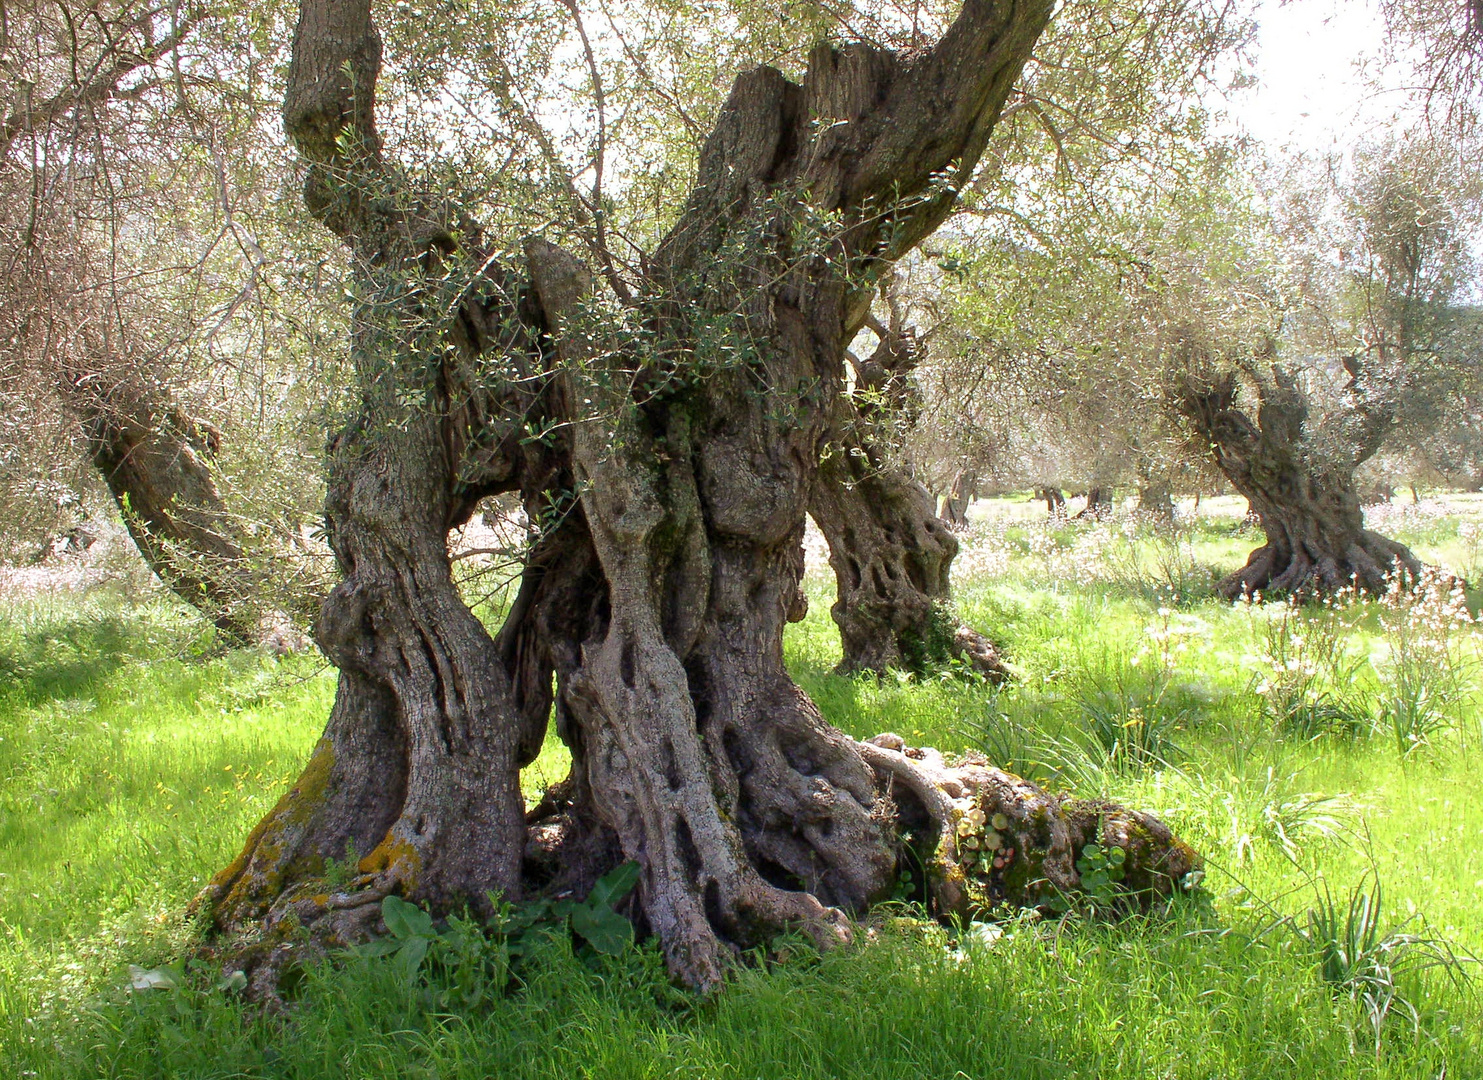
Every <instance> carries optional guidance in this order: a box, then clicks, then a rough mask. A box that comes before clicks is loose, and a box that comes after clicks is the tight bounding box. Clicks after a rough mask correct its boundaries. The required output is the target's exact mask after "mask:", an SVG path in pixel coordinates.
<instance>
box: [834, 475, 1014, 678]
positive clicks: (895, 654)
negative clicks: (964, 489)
mask: <svg viewBox="0 0 1483 1080" xmlns="http://www.w3.org/2000/svg"><path fill="white" fill-rule="evenodd" d="M932 503H933V500H932V496H931V494H930V493H929V492H928V491H927V489H926V488H924V487H923V486H922V485H921V484H919V483H918V482H917V481H915V480H913V479H912V478H911V477H910V476H907V475H906V474H905V472H904V471H903V470H901V469H899V468H894V467H891V466H882V465H879V464H877V463H875V462H873V461H872V460H871V459H870V458H869V457H868V456H867V455H866V454H865V452H864V450H863V449H861V450H859V452H858V453H856V454H838V453H836V454H831V455H830V456H829V457H828V458H826V460H825V461H824V462H823V463H822V464H821V465H820V466H819V470H818V474H817V476H816V477H815V481H814V489H813V494H812V497H811V498H810V500H809V515H810V516H811V517H812V518H813V519H814V522H815V523H816V524H817V525H818V526H819V531H820V532H822V533H823V534H824V538H825V540H827V541H828V543H829V565H830V567H831V568H832V569H833V570H834V578H835V582H836V587H837V599H836V600H835V602H834V606H833V607H832V608H831V609H830V614H831V615H832V616H833V617H834V622H835V624H836V625H837V626H838V627H839V636H840V643H841V645H842V647H843V652H844V656H843V659H842V660H841V661H840V665H839V671H840V673H841V674H850V673H852V672H856V671H873V672H876V673H878V674H879V673H884V672H885V671H886V670H887V669H888V668H899V669H901V670H904V671H916V672H922V671H927V670H930V669H931V668H932V667H934V666H940V665H941V664H943V663H944V662H946V661H948V660H951V659H954V658H962V659H964V660H966V661H968V662H969V663H970V664H972V665H973V666H974V667H975V668H976V669H977V670H979V671H980V672H982V673H983V674H985V675H988V676H989V677H990V678H992V679H994V680H996V681H997V680H1000V679H1002V678H1004V676H1005V668H1004V664H1003V661H1002V660H1001V659H1000V658H999V654H998V651H997V650H996V649H995V648H994V646H993V644H992V643H991V642H990V641H989V640H988V639H987V638H986V637H984V636H983V635H982V634H980V633H979V632H977V631H976V630H973V629H972V628H970V627H967V626H964V625H963V624H962V623H960V622H959V621H958V618H957V616H956V614H954V612H953V608H952V592H951V588H950V584H949V578H948V573H949V570H950V569H951V567H952V562H953V558H954V557H955V556H956V555H957V554H958V539H957V537H956V536H954V535H953V532H952V530H951V529H949V528H948V527H947V524H946V523H945V522H944V521H943V520H942V519H941V518H939V517H938V516H937V515H936V514H935V513H934V512H933V505H932Z"/></svg>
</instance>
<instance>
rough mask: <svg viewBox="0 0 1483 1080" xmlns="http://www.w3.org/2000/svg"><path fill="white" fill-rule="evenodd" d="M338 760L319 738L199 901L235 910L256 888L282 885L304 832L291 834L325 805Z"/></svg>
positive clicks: (271, 889) (268, 890)
mask: <svg viewBox="0 0 1483 1080" xmlns="http://www.w3.org/2000/svg"><path fill="white" fill-rule="evenodd" d="M334 766H335V748H334V745H333V744H332V743H331V742H330V741H329V740H328V739H320V740H319V744H318V745H317V746H315V748H314V753H313V754H312V755H311V756H310V758H309V763H308V764H307V765H306V766H304V771H303V773H301V774H300V776H299V779H298V782H297V783H296V784H294V786H293V787H292V788H291V789H289V790H288V791H287V792H285V793H284V795H283V797H282V798H281V799H279V800H278V802H277V803H276V804H275V805H274V807H273V809H272V810H269V811H268V813H267V814H266V815H264V817H263V819H262V820H261V821H259V822H258V823H257V825H256V826H254V828H253V830H252V832H251V833H249V834H248V836H247V842H246V843H245V844H243V845H242V851H241V852H240V853H239V854H238V855H237V857H236V858H235V859H233V860H232V861H231V863H230V864H229V865H228V866H227V867H226V869H224V870H222V871H221V872H220V873H218V874H217V875H216V876H215V877H213V878H212V879H211V882H210V884H208V885H207V886H206V888H205V889H204V890H202V892H201V895H200V896H199V897H197V900H196V903H197V905H198V906H210V907H218V906H219V908H220V909H224V910H226V911H233V910H235V909H237V908H238V907H240V906H241V905H243V904H244V903H246V902H248V901H249V900H250V899H251V898H252V897H253V896H254V895H255V894H257V895H261V894H263V893H269V894H271V893H273V892H276V891H278V890H279V889H280V888H281V885H282V882H283V871H284V867H285V866H286V864H287V862H288V861H289V860H291V859H292V857H293V854H294V851H293V850H292V849H294V848H297V846H298V845H297V841H298V839H299V837H298V836H297V835H292V834H294V833H296V832H299V831H301V830H302V829H303V828H304V827H305V826H307V825H308V824H309V822H310V821H311V819H312V818H313V816H314V814H315V812H316V811H317V810H318V809H319V808H320V807H321V806H323V805H324V799H325V795H326V793H327V792H328V790H329V784H330V774H331V773H332V772H333V770H334ZM249 868H250V869H251V871H252V872H251V873H249V872H248V871H249Z"/></svg>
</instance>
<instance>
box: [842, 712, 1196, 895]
mask: <svg viewBox="0 0 1483 1080" xmlns="http://www.w3.org/2000/svg"><path fill="white" fill-rule="evenodd" d="M860 752H861V756H863V757H864V758H865V760H866V761H867V762H868V763H869V764H870V765H871V767H872V768H874V769H875V770H876V772H877V774H878V775H879V776H880V777H881V779H882V782H883V783H884V784H885V785H887V786H888V788H890V790H891V793H892V795H893V798H894V799H895V801H896V803H897V807H898V812H899V815H900V823H899V827H900V829H901V831H902V832H903V834H910V833H913V831H914V829H915V830H916V831H917V833H918V834H919V835H922V839H921V840H920V841H918V842H917V843H916V844H915V845H911V846H913V849H914V850H916V851H917V853H918V857H919V858H920V859H921V861H922V864H923V868H924V870H925V876H926V881H927V888H928V899H929V901H930V905H931V909H932V911H933V913H934V914H936V915H937V916H939V917H941V918H958V919H970V918H974V917H982V916H984V915H987V914H988V913H990V912H992V911H993V910H995V909H996V908H1001V907H1005V906H1008V907H1018V908H1031V909H1037V910H1041V911H1044V912H1049V911H1052V910H1054V909H1055V908H1056V907H1057V906H1058V905H1060V904H1064V903H1065V902H1067V901H1069V900H1074V899H1075V898H1076V897H1078V896H1079V895H1080V894H1081V893H1082V892H1083V890H1082V888H1081V876H1080V874H1079V873H1078V872H1077V869H1076V862H1077V857H1078V856H1079V855H1080V854H1081V853H1082V851H1083V850H1084V849H1085V848H1086V847H1087V846H1088V845H1090V844H1093V843H1096V844H1100V845H1101V846H1102V847H1103V848H1104V849H1105V848H1111V847H1117V848H1121V849H1122V850H1123V852H1124V856H1123V859H1124V862H1123V864H1122V868H1123V880H1122V882H1121V888H1120V890H1119V894H1120V895H1119V900H1120V901H1121V903H1122V904H1123V906H1125V907H1133V906H1138V907H1147V906H1149V905H1150V904H1152V903H1153V902H1155V901H1156V900H1158V899H1161V898H1164V897H1168V896H1171V895H1174V894H1175V893H1179V892H1184V891H1187V890H1188V889H1190V888H1192V887H1193V886H1194V884H1196V883H1197V881H1198V872H1199V871H1200V870H1201V869H1202V867H1203V860H1202V859H1201V858H1200V856H1199V855H1198V854H1197V853H1196V852H1195V851H1194V850H1193V849H1192V848H1191V847H1190V846H1189V845H1188V844H1185V843H1184V842H1183V841H1181V840H1179V839H1178V838H1176V837H1175V836H1174V835H1173V833H1172V832H1170V830H1169V828H1168V826H1166V825H1165V824H1164V823H1163V822H1162V821H1160V820H1159V819H1158V818H1156V817H1154V816H1153V815H1151V814H1145V813H1142V812H1139V811H1136V810H1129V809H1127V808H1126V807H1123V806H1120V805H1118V804H1116V803H1112V802H1106V801H1102V800H1079V799H1066V800H1062V799H1059V798H1057V797H1056V796H1055V795H1052V794H1050V793H1049V792H1046V791H1044V790H1043V789H1041V788H1039V787H1037V786H1036V785H1035V784H1032V783H1030V782H1029V781H1027V780H1024V779H1022V778H1020V777H1018V776H1015V775H1014V774H1012V773H1008V772H1005V771H1004V770H1002V769H996V768H994V767H993V766H992V765H990V764H989V763H988V761H987V759H985V758H983V757H981V756H979V755H976V754H968V755H965V756H964V757H963V758H962V759H961V760H959V761H958V762H956V763H955V764H952V765H949V764H948V763H947V762H946V761H945V760H944V759H943V757H942V755H941V754H940V753H939V752H938V751H936V750H933V749H930V748H928V749H918V748H913V747H908V746H906V743H905V740H904V739H902V738H901V737H900V736H899V735H893V734H890V733H886V734H881V735H877V736H875V737H874V738H873V739H870V740H869V741H868V742H864V743H861V744H860Z"/></svg>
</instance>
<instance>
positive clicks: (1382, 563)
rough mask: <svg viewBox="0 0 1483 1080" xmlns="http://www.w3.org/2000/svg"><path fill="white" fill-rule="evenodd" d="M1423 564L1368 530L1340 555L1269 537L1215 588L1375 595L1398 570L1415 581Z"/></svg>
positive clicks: (1233, 596) (1230, 596)
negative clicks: (1355, 592)
mask: <svg viewBox="0 0 1483 1080" xmlns="http://www.w3.org/2000/svg"><path fill="white" fill-rule="evenodd" d="M1423 569H1424V567H1423V565H1422V563H1421V561H1420V560H1419V559H1417V558H1416V556H1415V555H1414V554H1412V552H1411V549H1410V548H1408V547H1406V546H1405V545H1404V544H1400V543H1397V542H1396V541H1394V540H1391V539H1390V538H1389V537H1386V536H1381V535H1380V534H1379V533H1377V532H1371V531H1370V530H1368V529H1364V530H1361V531H1360V533H1359V537H1358V539H1357V540H1356V541H1355V542H1354V543H1351V544H1350V545H1348V547H1347V548H1345V549H1344V551H1343V553H1342V555H1335V554H1333V553H1330V552H1327V551H1323V550H1310V548H1309V547H1308V546H1307V545H1305V544H1298V545H1295V546H1293V547H1291V548H1289V547H1288V545H1285V544H1276V543H1271V542H1268V543H1266V544H1263V545H1262V546H1261V547H1259V548H1257V549H1256V550H1255V551H1253V552H1252V553H1251V556H1250V558H1248V559H1247V561H1246V565H1245V566H1243V567H1241V569H1239V570H1237V571H1236V572H1235V573H1233V574H1231V575H1229V576H1228V577H1226V578H1225V579H1224V580H1223V581H1221V583H1220V584H1219V585H1218V586H1216V591H1217V592H1218V593H1219V594H1220V595H1221V596H1223V597H1225V598H1226V599H1227V600H1241V599H1250V598H1252V597H1254V596H1256V595H1258V594H1261V595H1265V596H1279V595H1281V596H1295V597H1300V598H1301V597H1304V596H1310V595H1319V596H1324V595H1332V594H1333V593H1337V592H1340V591H1341V590H1343V589H1357V590H1358V591H1360V592H1363V593H1368V594H1370V595H1372V596H1378V595H1380V594H1382V593H1384V592H1385V590H1386V589H1387V588H1389V587H1390V583H1391V582H1392V581H1393V580H1394V579H1395V576H1396V575H1397V574H1400V575H1402V576H1403V577H1404V578H1409V579H1412V580H1414V579H1415V578H1418V577H1419V576H1420V575H1421V573H1422V570H1423Z"/></svg>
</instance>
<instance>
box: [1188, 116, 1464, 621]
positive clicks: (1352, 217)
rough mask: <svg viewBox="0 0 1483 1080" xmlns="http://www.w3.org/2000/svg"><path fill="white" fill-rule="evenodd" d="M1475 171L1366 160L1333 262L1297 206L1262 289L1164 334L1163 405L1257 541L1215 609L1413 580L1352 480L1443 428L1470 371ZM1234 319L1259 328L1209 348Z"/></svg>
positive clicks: (1308, 204) (1425, 150)
mask: <svg viewBox="0 0 1483 1080" xmlns="http://www.w3.org/2000/svg"><path fill="white" fill-rule="evenodd" d="M1470 156H1471V155H1469V154H1468V152H1467V151H1466V150H1465V149H1463V148H1460V147H1457V146H1454V145H1451V144H1450V143H1449V144H1437V143H1433V142H1430V141H1429V140H1424V139H1423V140H1411V141H1407V142H1403V143H1399V144H1386V145H1385V146H1381V147H1372V148H1369V149H1368V150H1362V151H1361V152H1360V153H1359V154H1357V155H1356V158H1357V163H1356V175H1355V176H1354V177H1353V178H1352V179H1351V180H1350V181H1348V182H1347V183H1346V185H1345V186H1344V187H1343V188H1342V189H1341V190H1340V191H1339V193H1338V194H1339V195H1340V197H1341V198H1342V199H1343V207H1344V214H1343V219H1342V220H1341V221H1340V222H1338V223H1337V224H1336V226H1335V231H1337V233H1338V237H1339V243H1337V244H1335V245H1334V246H1336V247H1338V248H1339V249H1340V250H1341V252H1342V253H1343V255H1344V260H1345V261H1344V262H1343V264H1342V265H1339V266H1332V265H1327V264H1326V263H1325V262H1324V260H1323V259H1322V258H1316V257H1315V256H1314V255H1313V253H1312V251H1311V243H1310V242H1309V241H1307V240H1306V238H1307V237H1310V236H1315V235H1316V236H1324V235H1325V231H1324V229H1323V222H1322V221H1321V220H1319V219H1318V218H1317V215H1316V211H1315V210H1314V207H1315V205H1321V203H1322V200H1321V199H1319V198H1315V197H1314V196H1313V195H1312V194H1311V193H1300V196H1299V197H1297V198H1295V199H1293V200H1290V205H1288V206H1286V207H1279V210H1278V213H1276V214H1275V215H1273V219H1274V220H1275V221H1276V223H1277V225H1278V227H1277V228H1274V229H1272V230H1271V232H1269V233H1268V235H1270V236H1272V237H1273V239H1274V240H1275V241H1276V243H1277V244H1281V243H1283V242H1284V240H1285V241H1286V246H1287V249H1288V252H1289V255H1288V258H1287V260H1286V261H1287V267H1286V268H1281V267H1276V266H1272V267H1269V269H1268V275H1267V276H1268V282H1267V284H1265V285H1262V286H1253V285H1251V284H1250V283H1248V284H1245V285H1241V284H1239V283H1237V282H1236V281H1235V280H1233V279H1230V278H1228V279H1227V280H1226V282H1225V283H1224V284H1225V286H1226V288H1225V289H1224V290H1223V291H1222V290H1221V289H1219V288H1217V289H1216V290H1215V292H1217V293H1219V294H1220V295H1219V296H1218V297H1217V296H1215V295H1210V296H1209V297H1208V301H1209V302H1210V303H1213V304H1214V308H1211V307H1210V306H1208V304H1207V307H1206V310H1207V312H1209V314H1208V316H1207V319H1206V320H1205V321H1206V322H1207V323H1208V324H1209V325H1208V326H1207V327H1205V328H1201V329H1195V328H1194V327H1192V326H1191V325H1190V324H1189V323H1188V322H1184V323H1178V322H1176V321H1174V320H1171V326H1173V327H1174V332H1173V334H1172V335H1171V337H1170V340H1169V343H1168V344H1169V346H1170V356H1171V358H1173V359H1174V360H1175V368H1176V369H1177V371H1178V373H1179V374H1178V377H1177V378H1175V379H1173V380H1172V381H1171V385H1172V386H1173V401H1174V403H1175V405H1176V407H1177V409H1178V410H1179V411H1180V412H1181V413H1182V414H1183V416H1184V417H1185V419H1186V420H1187V422H1188V423H1189V426H1190V429H1191V432H1192V434H1193V435H1194V437H1195V439H1196V440H1197V442H1199V443H1200V444H1202V445H1204V446H1207V447H1208V448H1209V451H1210V453H1211V455H1212V458H1213V460H1214V461H1215V463H1216V465H1217V466H1218V467H1219V469H1220V471H1221V472H1222V473H1223V474H1224V475H1225V476H1226V478H1227V479H1228V480H1230V482H1231V484H1232V485H1233V486H1234V487H1235V488H1236V490H1237V491H1238V492H1240V493H1241V494H1242V495H1244V496H1246V498H1247V500H1248V502H1249V503H1250V505H1251V510H1252V512H1253V513H1254V514H1255V515H1256V516H1257V518H1258V520H1259V521H1260V522H1261V525H1262V529H1263V531H1264V532H1265V533H1266V538H1267V540H1266V543H1265V544H1264V545H1263V546H1262V547H1260V548H1258V549H1257V550H1256V551H1254V552H1253V553H1252V554H1251V557H1250V558H1249V559H1248V561H1247V563H1246V565H1245V566H1244V567H1242V568H1241V569H1240V570H1238V571H1237V572H1236V573H1234V574H1232V575H1231V576H1230V577H1228V578H1227V579H1226V580H1225V581H1224V582H1222V583H1221V586H1220V588H1221V591H1222V592H1223V593H1224V594H1225V595H1227V596H1230V597H1236V596H1241V595H1250V594H1251V593H1254V592H1258V591H1261V592H1291V591H1303V590H1309V591H1333V590H1337V589H1341V588H1345V587H1351V586H1352V587H1357V588H1360V589H1362V590H1365V591H1370V592H1379V591H1383V590H1384V589H1385V588H1386V587H1387V585H1388V581H1389V579H1390V577H1391V576H1392V575H1394V574H1396V573H1407V574H1415V573H1417V572H1418V571H1419V570H1420V569H1421V566H1420V563H1419V562H1418V560H1417V559H1416V557H1415V556H1414V555H1413V554H1412V553H1411V552H1410V551H1409V550H1408V549H1407V548H1406V547H1405V546H1404V545H1402V544H1399V543H1396V542H1395V541H1393V540H1391V539H1389V538H1387V537H1384V536H1381V535H1379V534H1378V533H1375V532H1373V531H1371V530H1369V529H1366V528H1365V527H1364V517H1363V513H1362V511H1361V508H1360V499H1359V491H1358V485H1357V483H1356V471H1357V470H1358V469H1359V468H1360V467H1361V466H1362V465H1363V464H1364V463H1365V462H1367V461H1369V460H1370V459H1371V458H1372V457H1374V455H1375V454H1376V453H1377V452H1379V450H1380V449H1381V447H1382V446H1384V445H1386V444H1387V443H1390V444H1398V443H1403V442H1405V441H1412V442H1418V441H1420V434H1421V433H1422V432H1425V431H1426V430H1428V429H1430V428H1431V427H1434V426H1435V425H1437V424H1439V423H1442V422H1443V417H1444V414H1445V412H1446V408H1445V405H1446V401H1445V399H1446V398H1447V396H1448V394H1449V391H1450V389H1451V388H1453V387H1454V386H1455V385H1456V384H1457V383H1458V382H1459V380H1458V377H1457V376H1458V374H1459V367H1464V368H1465V367H1466V366H1468V364H1469V362H1470V350H1469V349H1468V341H1469V340H1470V335H1469V333H1468V330H1469V324H1470V322H1471V319H1470V317H1469V313H1468V312H1467V311H1466V310H1465V309H1464V308H1462V307H1459V306H1458V304H1457V298H1458V296H1459V293H1460V291H1462V290H1463V289H1464V288H1465V286H1466V283H1467V281H1468V278H1469V274H1470V273H1471V265H1472V256H1471V254H1470V252H1469V250H1468V245H1467V242H1466V239H1465V238H1466V236H1467V234H1468V231H1469V227H1468V223H1469V222H1470V221H1475V220H1476V215H1477V209H1476V207H1477V205H1478V202H1477V184H1476V181H1474V180H1471V179H1470V175H1471V174H1472V173H1473V170H1472V169H1471V168H1470V165H1469V161H1468V158H1469V157H1470ZM1284 226H1285V232H1286V235H1285V236H1284ZM1294 232H1297V233H1298V234H1299V236H1300V239H1298V240H1296V241H1295V240H1294V239H1293V233H1294ZM1328 235H1329V236H1332V235H1333V234H1332V233H1329V234H1328ZM1305 249H1307V250H1305ZM1249 258H1250V261H1251V262H1252V263H1258V262H1259V260H1257V259H1256V258H1255V257H1254V256H1249ZM1211 278H1212V275H1207V276H1206V281H1207V282H1209V281H1210V280H1211ZM1284 280H1285V281H1286V282H1287V283H1288V284H1287V286H1286V289H1285V292H1286V295H1285V296H1284V295H1282V294H1283V293H1284V287H1283V285H1282V284H1281V282H1283V281H1284ZM1237 296H1240V297H1243V298H1244V299H1242V300H1236V299H1234V298H1235V297H1237ZM1197 306H1198V305H1197ZM1242 307H1244V308H1245V309H1246V310H1247V311H1248V312H1250V313H1252V316H1253V321H1250V322H1248V326H1247V332H1246V334H1245V340H1244V342H1238V341H1237V340H1236V339H1235V338H1234V337H1232V336H1231V335H1226V336H1225V338H1224V340H1223V341H1221V340H1218V338H1219V335H1218V334H1215V335H1213V334H1212V333H1211V330H1210V326H1215V325H1217V324H1218V322H1217V320H1218V319H1221V318H1222V317H1223V321H1224V323H1225V324H1226V325H1227V326H1229V325H1231V324H1232V323H1235V322H1239V321H1240V320H1238V319H1232V318H1231V317H1230V314H1229V313H1230V312H1231V311H1233V310H1237V309H1239V308H1242ZM1216 309H1218V310H1219V312H1220V313H1221V315H1220V316H1217V315H1216ZM1263 312H1265V315H1263V314H1262V313H1263ZM1263 321H1265V323H1266V326H1265V327H1263V326H1261V325H1259V324H1260V323H1261V322H1263ZM1463 381H1465V380H1463Z"/></svg>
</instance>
